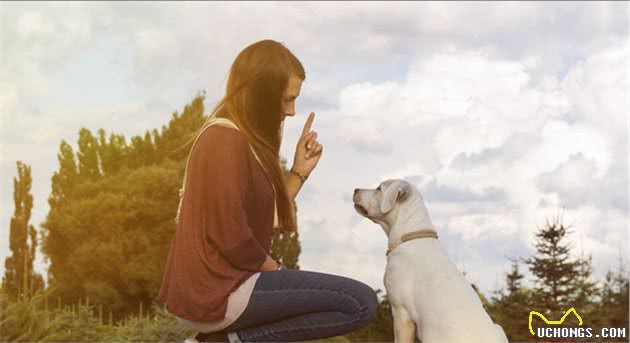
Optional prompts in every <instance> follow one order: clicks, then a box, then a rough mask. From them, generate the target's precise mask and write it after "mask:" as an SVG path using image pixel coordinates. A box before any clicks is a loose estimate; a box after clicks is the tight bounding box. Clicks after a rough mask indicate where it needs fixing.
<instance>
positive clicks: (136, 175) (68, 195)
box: [42, 96, 300, 316]
mask: <svg viewBox="0 0 630 343" xmlns="http://www.w3.org/2000/svg"><path fill="white" fill-rule="evenodd" d="M203 111H204V107H203V97H202V96H198V97H197V98H195V99H193V101H192V102H191V103H190V104H188V105H186V106H185V107H184V111H183V112H182V113H181V115H180V114H178V113H174V114H173V117H172V119H171V120H170V121H169V123H168V125H166V126H163V127H162V131H161V133H158V132H157V130H155V129H154V130H152V131H147V132H146V133H145V134H144V135H141V136H134V137H132V138H131V143H130V145H127V144H126V143H125V141H126V140H125V137H123V136H122V135H114V134H111V135H110V136H109V142H108V141H107V140H106V139H105V138H106V137H107V135H106V133H105V131H104V130H102V129H100V130H98V131H97V132H98V139H97V138H94V137H93V136H92V134H91V133H90V131H89V130H87V129H82V130H81V131H80V132H79V147H80V150H79V153H78V160H79V163H78V166H77V164H76V163H75V156H74V153H73V152H72V148H71V147H70V146H69V145H68V144H66V143H65V142H62V145H61V147H60V150H61V151H60V153H59V163H60V166H59V170H58V171H57V172H55V174H54V175H53V180H52V188H53V189H52V193H51V196H50V198H49V204H50V207H51V209H50V212H49V213H48V215H47V217H46V221H45V222H44V223H43V224H42V227H43V228H44V234H43V251H44V253H45V254H46V256H47V257H48V258H49V259H50V262H51V263H50V267H49V283H50V284H51V285H54V286H55V293H54V294H53V295H52V296H53V297H57V296H58V297H59V298H60V300H61V301H62V302H63V303H65V304H68V303H75V302H76V301H77V300H78V298H80V297H86V296H89V298H90V300H91V301H92V302H93V303H95V304H98V303H105V304H108V305H110V306H111V308H112V309H113V310H114V311H115V315H116V316H123V315H125V314H128V313H131V312H132V311H135V310H136V309H137V308H138V303H139V302H140V301H143V302H144V303H145V304H149V303H150V302H151V301H152V300H153V299H155V296H156V295H157V293H158V291H159V287H160V284H161V281H162V274H163V271H164V264H165V262H166V256H167V255H168V250H169V247H170V243H171V240H172V238H173V234H174V232H175V229H176V227H175V223H174V218H175V212H176V210H177V204H178V201H179V194H178V190H179V188H180V187H181V183H182V180H183V176H184V170H185V163H186V161H187V156H188V153H189V151H190V148H191V147H192V145H189V144H187V142H188V140H189V139H190V138H191V137H192V135H193V134H194V133H195V132H197V131H198V130H199V129H200V128H201V126H202V125H203V123H204V122H205V121H206V119H207V118H206V117H204V116H203ZM149 132H151V133H152V135H151V134H149ZM190 143H192V141H190ZM282 163H286V161H284V160H282ZM285 169H286V168H285ZM271 250H272V251H271V253H272V256H274V257H275V258H276V259H278V260H279V261H282V262H283V263H284V264H285V265H287V267H289V268H299V266H298V256H299V253H300V247H299V240H298V235H297V233H290V234H289V233H278V234H276V235H275V236H274V241H273V243H272V247H271Z"/></svg>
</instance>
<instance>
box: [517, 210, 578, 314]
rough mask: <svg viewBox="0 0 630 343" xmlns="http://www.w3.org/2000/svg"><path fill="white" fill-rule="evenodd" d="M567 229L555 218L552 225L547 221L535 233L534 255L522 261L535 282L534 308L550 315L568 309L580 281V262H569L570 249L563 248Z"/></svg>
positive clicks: (565, 246) (565, 245)
mask: <svg viewBox="0 0 630 343" xmlns="http://www.w3.org/2000/svg"><path fill="white" fill-rule="evenodd" d="M568 229H569V228H568V227H566V226H564V225H563V224H562V223H560V221H559V220H558V218H556V220H554V222H553V223H549V222H548V221H547V224H546V225H545V227H543V228H541V229H540V230H539V231H538V232H537V233H536V237H537V239H538V240H537V241H536V244H535V247H536V254H535V255H534V256H533V257H530V258H529V259H526V260H525V262H526V263H527V264H528V265H529V270H530V271H531V272H532V274H533V275H534V278H535V280H534V281H535V284H536V287H535V289H534V294H535V297H536V305H537V306H538V307H539V308H540V309H541V310H543V311H548V313H553V314H554V315H555V314H558V313H560V311H562V312H564V311H566V310H567V309H568V308H569V307H571V306H572V304H570V300H571V299H572V296H573V295H574V294H575V292H576V291H577V288H578V287H577V284H576V280H579V278H580V269H579V268H580V264H581V262H580V261H579V260H572V259H571V256H570V248H569V246H568V245H567V244H565V238H566V237H567V234H568V233H569V231H568ZM567 306H568V307H567Z"/></svg>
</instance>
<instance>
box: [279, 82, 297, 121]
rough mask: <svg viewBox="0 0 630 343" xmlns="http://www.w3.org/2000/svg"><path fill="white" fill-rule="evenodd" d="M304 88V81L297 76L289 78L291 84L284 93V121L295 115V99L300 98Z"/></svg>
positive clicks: (282, 115) (282, 114)
mask: <svg viewBox="0 0 630 343" xmlns="http://www.w3.org/2000/svg"><path fill="white" fill-rule="evenodd" d="M301 88H302V79H300V78H299V77H297V76H294V75H291V77H289V83H288V85H287V88H286V89H285V90H284V92H283V93H282V100H281V101H282V106H281V108H282V113H281V118H282V121H284V119H285V118H286V117H287V116H289V117H293V116H294V115H295V99H296V98H297V97H298V96H300V89H301Z"/></svg>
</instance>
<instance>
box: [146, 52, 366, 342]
mask: <svg viewBox="0 0 630 343" xmlns="http://www.w3.org/2000/svg"><path fill="white" fill-rule="evenodd" d="M304 79H305V73H304V68H303V66H302V64H301V63H300V61H299V60H298V59H297V58H296V57H295V56H294V55H293V54H292V53H291V52H290V51H289V50H288V49H287V48H286V47H284V46H283V45H282V44H281V43H278V42H276V41H273V40H263V41H259V42H257V43H254V44H252V45H250V46H248V47H247V48H245V49H244V50H243V51H242V52H241V53H239V55H238V56H237V57H236V60H235V61H234V63H233V64H232V67H231V69H230V73H229V76H228V80H227V89H226V95H225V97H224V98H223V99H222V100H221V101H220V102H219V103H218V105H217V106H216V107H215V109H214V110H213V114H212V116H211V117H210V119H209V122H208V123H206V125H204V126H203V127H202V129H201V130H200V131H199V133H197V135H196V140H195V142H194V143H193V147H192V148H191V152H190V155H189V160H188V162H187V171H186V173H185V175H186V176H185V178H184V192H183V195H182V198H181V203H180V205H181V211H179V210H178V214H179V215H181V216H178V221H177V222H178V225H177V230H176V233H175V237H174V239H173V241H172V243H171V247H170V251H169V256H168V260H167V263H166V270H165V273H164V278H163V281H162V287H161V289H160V292H159V296H158V298H159V299H160V300H161V301H163V302H164V303H165V304H166V308H167V310H168V311H169V312H171V313H173V314H174V315H175V316H176V317H177V319H178V320H179V321H180V323H182V324H184V325H186V326H188V327H189V328H191V329H193V330H196V331H198V332H200V334H198V335H197V336H196V337H195V338H196V339H197V340H198V341H205V342H210V341H212V342H228V341H230V342H239V341H243V342H287V341H303V340H312V339H317V338H326V337H332V336H337V335H342V334H344V333H348V332H351V331H354V330H356V329H358V328H360V327H363V326H365V325H367V324H368V323H369V322H370V321H372V320H373V319H374V317H375V313H376V305H377V301H376V295H375V293H374V291H373V290H372V289H371V288H370V287H369V286H367V285H365V284H363V283H361V282H359V281H355V280H352V279H349V278H346V277H342V276H336V275H330V274H323V273H318V272H311V271H303V270H287V269H286V268H284V266H282V265H280V264H278V263H277V262H276V261H275V260H274V259H273V258H272V257H271V256H269V254H268V252H269V249H270V246H271V238H272V231H273V230H281V231H287V232H290V231H295V230H296V218H295V209H294V205H293V201H294V199H295V197H296V195H297V193H298V191H299V190H300V188H301V187H302V184H303V182H304V181H306V179H307V178H308V176H309V175H310V173H311V172H312V171H313V169H314V168H315V167H316V166H317V164H318V162H319V160H320V159H321V156H322V151H323V148H322V145H321V144H320V143H319V142H318V141H317V133H316V132H315V131H311V125H312V123H313V118H314V113H311V114H310V115H309V117H308V119H307V121H306V124H305V125H304V129H303V131H302V135H301V137H300V139H299V140H298V143H297V147H296V150H295V156H294V160H293V166H292V168H291V171H290V173H289V174H288V175H286V176H285V175H284V173H283V169H282V168H281V166H280V162H279V161H280V156H279V153H280V145H281V140H282V128H283V124H284V119H285V118H286V117H287V116H289V117H293V116H294V115H295V99H296V98H297V97H298V96H299V94H300V89H301V86H302V82H303V80H304ZM211 124H215V125H211ZM217 124H220V125H217Z"/></svg>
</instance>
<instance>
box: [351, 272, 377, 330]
mask: <svg viewBox="0 0 630 343" xmlns="http://www.w3.org/2000/svg"><path fill="white" fill-rule="evenodd" d="M352 293H353V296H354V298H355V299H356V300H357V302H358V303H359V305H360V310H359V311H358V313H356V315H357V316H358V317H359V319H360V322H361V323H362V324H364V325H365V324H368V323H370V322H372V321H373V320H374V319H375V318H376V310H377V307H378V299H377V297H376V293H375V292H374V290H373V289H372V287H370V286H368V285H366V284H364V283H362V282H360V281H356V280H355V281H354V283H353V287H352Z"/></svg>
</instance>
